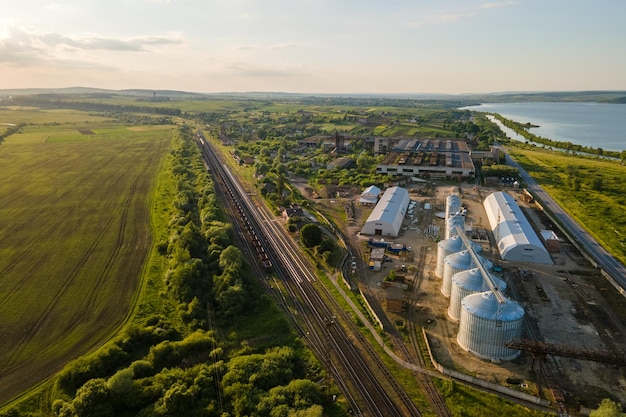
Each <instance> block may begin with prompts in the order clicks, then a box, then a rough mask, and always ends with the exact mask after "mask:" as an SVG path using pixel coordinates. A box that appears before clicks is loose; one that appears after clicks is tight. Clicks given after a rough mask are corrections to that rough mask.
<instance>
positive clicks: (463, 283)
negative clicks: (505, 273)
mask: <svg viewBox="0 0 626 417" xmlns="http://www.w3.org/2000/svg"><path fill="white" fill-rule="evenodd" d="M489 277H490V278H491V282H492V283H493V285H495V287H496V288H497V289H499V290H500V292H502V293H504V292H505V291H506V282H504V281H502V280H501V279H500V278H498V277H496V276H494V275H493V274H489ZM451 285H452V286H451V288H450V305H449V306H448V316H450V318H451V319H452V320H454V321H459V319H460V316H461V300H462V299H463V298H465V297H466V296H468V295H470V294H476V293H477V292H483V291H489V290H491V287H490V286H489V284H488V283H487V281H485V279H484V278H483V276H482V274H481V273H480V270H479V269H478V268H473V269H468V270H466V271H461V272H457V273H456V274H454V275H452V284H451Z"/></svg>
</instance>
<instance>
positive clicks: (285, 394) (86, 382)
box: [5, 126, 336, 417]
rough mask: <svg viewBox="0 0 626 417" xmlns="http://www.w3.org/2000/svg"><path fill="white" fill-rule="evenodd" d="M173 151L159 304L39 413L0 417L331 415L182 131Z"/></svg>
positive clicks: (60, 386)
mask: <svg viewBox="0 0 626 417" xmlns="http://www.w3.org/2000/svg"><path fill="white" fill-rule="evenodd" d="M173 142H174V143H175V149H174V150H173V151H172V152H171V154H170V156H169V158H170V164H169V165H170V168H169V173H168V176H169V178H170V179H171V180H173V181H172V187H171V190H170V191H171V192H170V193H168V194H169V195H170V197H169V198H170V207H171V215H170V220H169V223H168V225H167V230H166V231H165V233H164V234H163V235H165V236H167V237H166V238H164V239H163V240H162V241H160V242H158V243H157V244H156V252H157V254H156V255H155V256H158V257H159V258H160V259H161V261H160V263H161V264H162V265H164V267H163V273H162V276H161V277H160V280H161V283H162V284H161V285H160V288H162V290H161V292H160V294H159V297H160V301H159V300H156V301H154V300H153V301H151V302H148V304H152V306H151V307H149V308H146V311H142V312H140V315H141V316H145V318H144V319H142V320H135V322H134V323H133V324H131V325H129V326H128V327H127V328H126V329H125V330H124V331H123V332H121V333H120V334H119V336H117V337H116V338H115V339H114V340H112V341H111V342H110V343H108V344H107V345H106V346H105V347H103V348H101V349H99V350H98V351H97V352H95V353H93V354H91V355H88V356H84V357H81V358H78V359H76V360H75V361H73V362H71V363H69V364H68V365H67V366H66V367H65V368H64V369H63V370H62V371H61V372H60V373H59V375H58V377H57V379H56V382H55V389H54V390H53V391H52V392H54V394H55V395H54V397H55V400H54V401H53V402H52V405H51V410H39V411H37V412H34V411H32V410H27V411H26V409H24V408H20V407H16V408H15V409H12V410H9V411H8V412H7V413H6V414H5V415H10V416H14V417H15V416H20V415H31V416H34V415H50V412H52V413H53V414H54V415H56V416H60V417H70V416H117V415H136V416H142V417H147V416H183V415H184V416H209V417H211V416H215V417H229V416H248V415H255V416H285V417H287V416H292V415H298V416H302V417H306V416H322V415H323V413H324V409H325V408H326V409H329V408H330V409H332V408H334V407H336V405H334V404H332V403H329V402H328V401H327V399H326V398H325V397H324V396H323V395H322V391H321V388H320V386H319V385H318V384H317V383H315V382H313V381H312V379H319V378H321V370H320V369H319V367H318V365H317V362H316V361H313V360H312V359H311V356H310V352H309V351H308V350H306V349H305V348H304V347H303V345H302V344H301V343H300V342H299V341H298V339H296V338H295V337H294V335H293V332H292V330H291V329H290V327H289V326H288V324H287V321H286V319H285V318H284V317H281V313H279V311H278V309H277V307H276V306H275V305H274V304H273V303H272V301H271V300H270V299H269V297H268V296H267V295H265V294H264V293H262V290H261V289H260V285H259V284H258V283H257V282H256V281H254V280H253V279H252V278H251V276H250V273H249V270H248V266H247V265H246V263H245V260H244V257H243V255H242V253H241V251H240V250H239V249H238V248H237V247H236V246H235V245H234V241H233V234H232V230H231V223H230V222H229V221H228V219H225V218H224V214H223V212H222V210H221V209H220V206H219V202H218V201H217V198H216V195H215V190H214V185H213V182H212V180H211V177H210V175H209V174H208V173H207V171H206V169H205V167H204V164H203V161H202V157H201V155H200V152H199V150H198V149H197V147H196V145H195V142H194V140H193V132H192V131H191V129H190V128H189V127H187V126H182V127H181V128H180V129H179V130H178V131H177V132H176V134H175V138H174V140H173ZM157 279H159V278H158V277H157ZM156 287H157V288H158V287H159V285H156ZM144 308H145V307H144ZM259 315H260V316H261V319H263V318H264V317H265V316H267V317H271V321H272V322H273V323H275V324H274V325H273V328H272V329H271V332H272V334H269V335H268V334H252V335H248V336H247V337H242V336H238V335H237V334H236V332H237V330H235V329H236V328H238V325H239V324H240V323H245V322H249V321H251V322H254V321H255V320H256V321H259V317H258V316H259ZM239 327H241V325H239ZM257 332H259V330H257ZM250 337H252V338H253V339H254V338H261V339H263V340H266V339H268V340H269V341H267V342H265V343H251V342H250V341H249V338H250ZM281 342H286V343H281Z"/></svg>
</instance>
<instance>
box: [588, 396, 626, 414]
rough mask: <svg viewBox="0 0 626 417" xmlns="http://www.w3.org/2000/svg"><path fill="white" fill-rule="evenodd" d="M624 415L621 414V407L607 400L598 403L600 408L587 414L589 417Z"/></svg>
mask: <svg viewBox="0 0 626 417" xmlns="http://www.w3.org/2000/svg"><path fill="white" fill-rule="evenodd" d="M624 416H626V414H624V413H622V405H621V404H619V403H616V402H614V401H612V400H610V399H608V398H605V399H603V400H602V402H600V406H599V407H598V408H597V409H595V410H593V411H592V412H591V413H589V417H624Z"/></svg>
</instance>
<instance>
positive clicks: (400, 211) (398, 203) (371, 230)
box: [361, 187, 411, 237]
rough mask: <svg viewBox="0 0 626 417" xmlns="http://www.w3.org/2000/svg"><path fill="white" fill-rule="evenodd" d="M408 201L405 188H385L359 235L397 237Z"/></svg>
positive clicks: (407, 193)
mask: <svg viewBox="0 0 626 417" xmlns="http://www.w3.org/2000/svg"><path fill="white" fill-rule="evenodd" d="M410 200H411V199H410V197H409V192H408V191H407V190H406V189H405V188H400V187H391V188H387V190H385V192H384V193H383V195H382V197H381V198H380V200H379V201H378V204H376V207H374V210H372V213H371V214H370V215H369V217H368V218H367V220H366V221H365V224H364V225H363V228H362V229H361V234H364V235H373V236H387V237H397V236H398V234H399V233H400V229H401V228H402V220H403V219H404V215H405V214H406V210H407V207H408V206H409V202H410Z"/></svg>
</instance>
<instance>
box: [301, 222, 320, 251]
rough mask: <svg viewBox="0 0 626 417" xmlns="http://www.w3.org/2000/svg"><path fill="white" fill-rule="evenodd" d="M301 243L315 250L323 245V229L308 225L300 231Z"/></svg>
mask: <svg viewBox="0 0 626 417" xmlns="http://www.w3.org/2000/svg"><path fill="white" fill-rule="evenodd" d="M300 242H302V244H303V245H304V246H305V247H307V248H313V247H315V246H317V245H319V244H320V243H322V229H320V227H319V226H318V225H316V224H312V223H309V224H306V225H304V226H303V227H302V229H301V230H300Z"/></svg>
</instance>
